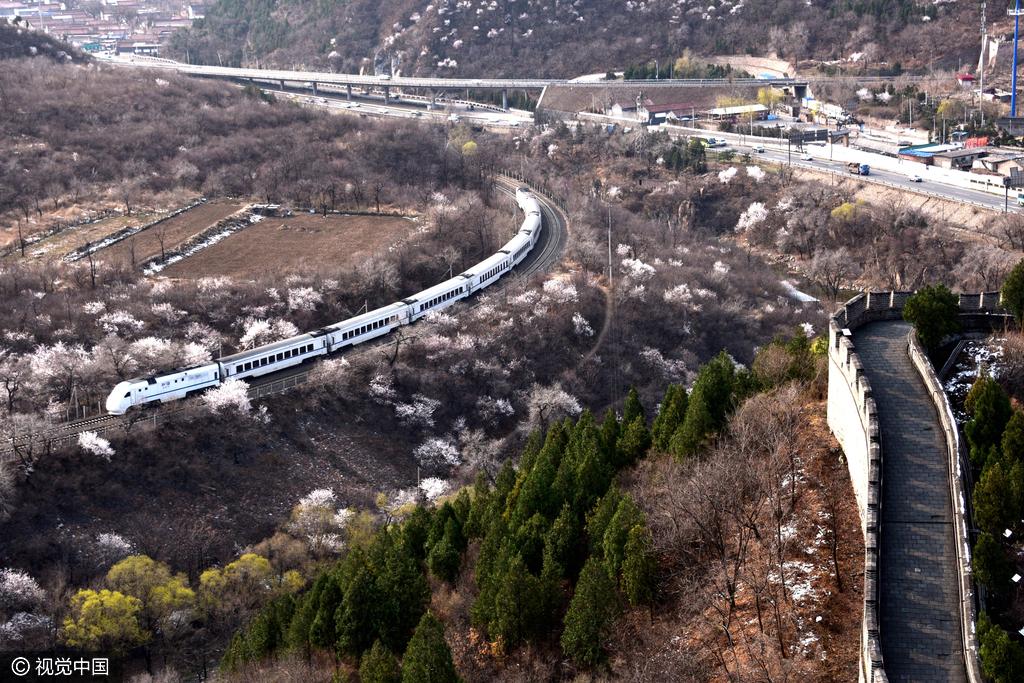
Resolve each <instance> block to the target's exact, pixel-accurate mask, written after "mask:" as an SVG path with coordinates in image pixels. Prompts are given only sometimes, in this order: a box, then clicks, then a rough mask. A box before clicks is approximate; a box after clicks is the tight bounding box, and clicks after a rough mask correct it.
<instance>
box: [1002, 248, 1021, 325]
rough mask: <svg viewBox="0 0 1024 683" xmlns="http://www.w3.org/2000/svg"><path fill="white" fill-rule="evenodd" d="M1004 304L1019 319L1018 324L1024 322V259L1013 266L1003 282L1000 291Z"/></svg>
mask: <svg viewBox="0 0 1024 683" xmlns="http://www.w3.org/2000/svg"><path fill="white" fill-rule="evenodd" d="M1000 294H1001V295H1002V296H1001V301H1002V304H1003V306H1005V307H1006V310H1008V311H1009V312H1010V313H1012V314H1013V317H1014V318H1016V319H1017V325H1018V327H1020V326H1021V325H1022V324H1024V260H1022V261H1020V262H1019V263H1017V265H1015V266H1014V267H1013V270H1011V271H1010V274H1009V275H1007V276H1006V280H1005V281H1004V282H1003V288H1002V291H1001V292H1000Z"/></svg>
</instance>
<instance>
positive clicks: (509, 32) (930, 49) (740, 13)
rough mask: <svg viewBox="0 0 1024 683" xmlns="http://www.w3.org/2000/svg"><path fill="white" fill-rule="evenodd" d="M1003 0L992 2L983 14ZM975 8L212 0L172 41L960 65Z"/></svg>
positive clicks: (342, 57) (329, 60) (488, 65)
mask: <svg viewBox="0 0 1024 683" xmlns="http://www.w3.org/2000/svg"><path fill="white" fill-rule="evenodd" d="M1003 4H1005V2H1004V1H1000V2H995V3H989V13H990V16H991V17H997V16H1001V15H1003V14H1004V12H1003V10H1002V7H1001V5H1003ZM977 14H978V8H977V7H976V6H975V5H974V4H972V3H963V2H956V1H955V0H954V1H953V2H945V3H934V4H933V3H930V2H917V1H915V0H746V1H743V2H733V1H732V0H699V1H698V0H646V1H635V0H628V1H626V2H616V3H612V2H607V1H606V0H576V2H572V3H569V2H547V1H545V0H384V1H379V0H317V1H316V2H299V1H298V0H218V2H217V3H216V4H215V5H214V6H213V7H212V8H211V9H210V11H209V13H208V14H207V16H206V18H205V19H203V20H201V21H198V22H196V25H195V26H194V27H193V28H192V29H189V30H186V31H182V32H179V33H178V34H176V36H175V37H174V39H173V41H172V46H171V49H172V51H173V52H174V53H175V54H176V55H177V56H179V57H181V58H185V59H188V60H191V61H196V62H205V63H211V64H217V63H224V64H229V63H230V64H243V63H244V64H255V63H257V62H259V63H266V64H273V65H277V66H286V65H287V66H291V65H296V66H298V65H302V66H306V67H315V68H325V69H326V68H334V69H336V70H339V71H358V70H360V69H365V70H369V69H371V68H373V67H374V62H375V61H376V66H377V67H378V69H379V68H381V67H382V66H384V65H386V64H387V63H388V60H389V59H390V60H391V61H392V63H394V64H396V65H398V66H399V68H400V69H401V71H402V72H403V73H406V74H414V73H415V74H461V75H479V74H488V75H523V74H530V75H534V76H566V77H571V76H576V75H578V74H580V73H587V72H593V71H603V70H605V69H609V68H620V67H622V66H624V65H626V64H630V63H636V62H643V61H648V60H652V59H656V58H657V59H662V60H664V59H667V58H670V57H676V56H678V55H679V54H681V53H682V51H683V50H684V49H687V48H689V49H692V50H694V51H695V52H698V53H703V54H712V53H714V54H755V55H767V54H770V53H775V54H778V55H780V56H785V57H786V58H787V59H798V60H799V59H805V58H809V57H815V58H820V59H840V58H843V57H848V56H849V55H850V54H852V53H856V52H861V53H864V54H865V56H866V59H868V60H869V61H877V60H883V59H885V60H889V61H893V62H895V61H901V62H902V64H903V65H904V66H925V65H930V66H935V65H936V62H939V63H943V64H946V65H947V66H948V65H950V64H952V65H954V66H955V65H956V64H957V58H958V57H961V58H964V59H965V61H968V60H969V54H975V58H976V50H977V47H976V46H975V45H974V42H975V40H976V33H977V30H976V26H977V24H978V17H977ZM961 51H962V52H963V54H960V52H961ZM662 63H663V64H664V62H662Z"/></svg>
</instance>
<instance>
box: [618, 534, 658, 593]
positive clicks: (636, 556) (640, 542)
mask: <svg viewBox="0 0 1024 683" xmlns="http://www.w3.org/2000/svg"><path fill="white" fill-rule="evenodd" d="M656 571H657V565H656V563H655V560H654V541H653V540H652V539H651V534H650V532H649V531H647V528H646V527H644V526H642V525H639V524H638V525H636V526H634V527H633V528H632V529H630V530H629V538H628V539H627V540H626V552H625V557H624V558H623V560H622V592H623V593H624V594H625V596H626V599H627V600H628V601H629V604H630V605H633V606H634V607H636V606H637V605H649V604H651V602H652V601H653V599H654V585H655V572H656Z"/></svg>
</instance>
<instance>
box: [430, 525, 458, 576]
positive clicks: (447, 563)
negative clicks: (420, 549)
mask: <svg viewBox="0 0 1024 683" xmlns="http://www.w3.org/2000/svg"><path fill="white" fill-rule="evenodd" d="M461 561H462V558H461V557H460V556H459V551H458V550H456V549H455V546H454V545H453V544H452V542H451V541H450V540H449V539H448V536H447V535H445V536H442V537H441V540H440V541H438V542H437V543H435V544H434V547H433V548H431V549H430V554H429V555H427V567H428V568H429V569H430V573H431V574H433V575H434V576H436V577H437V578H439V579H441V580H442V581H446V582H448V583H449V584H454V583H455V578H456V577H457V576H458V575H459V564H460V563H461Z"/></svg>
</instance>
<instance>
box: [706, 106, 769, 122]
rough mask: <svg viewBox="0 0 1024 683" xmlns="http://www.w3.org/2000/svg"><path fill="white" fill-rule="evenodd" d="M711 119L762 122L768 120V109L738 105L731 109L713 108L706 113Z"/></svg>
mask: <svg viewBox="0 0 1024 683" xmlns="http://www.w3.org/2000/svg"><path fill="white" fill-rule="evenodd" d="M708 116H710V117H711V118H713V119H743V120H744V121H746V120H748V119H751V118H752V119H754V120H755V121H763V120H764V119H766V118H768V107H766V106H764V105H763V104H740V105H736V106H733V107H715V108H714V109H711V110H709V111H708Z"/></svg>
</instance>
